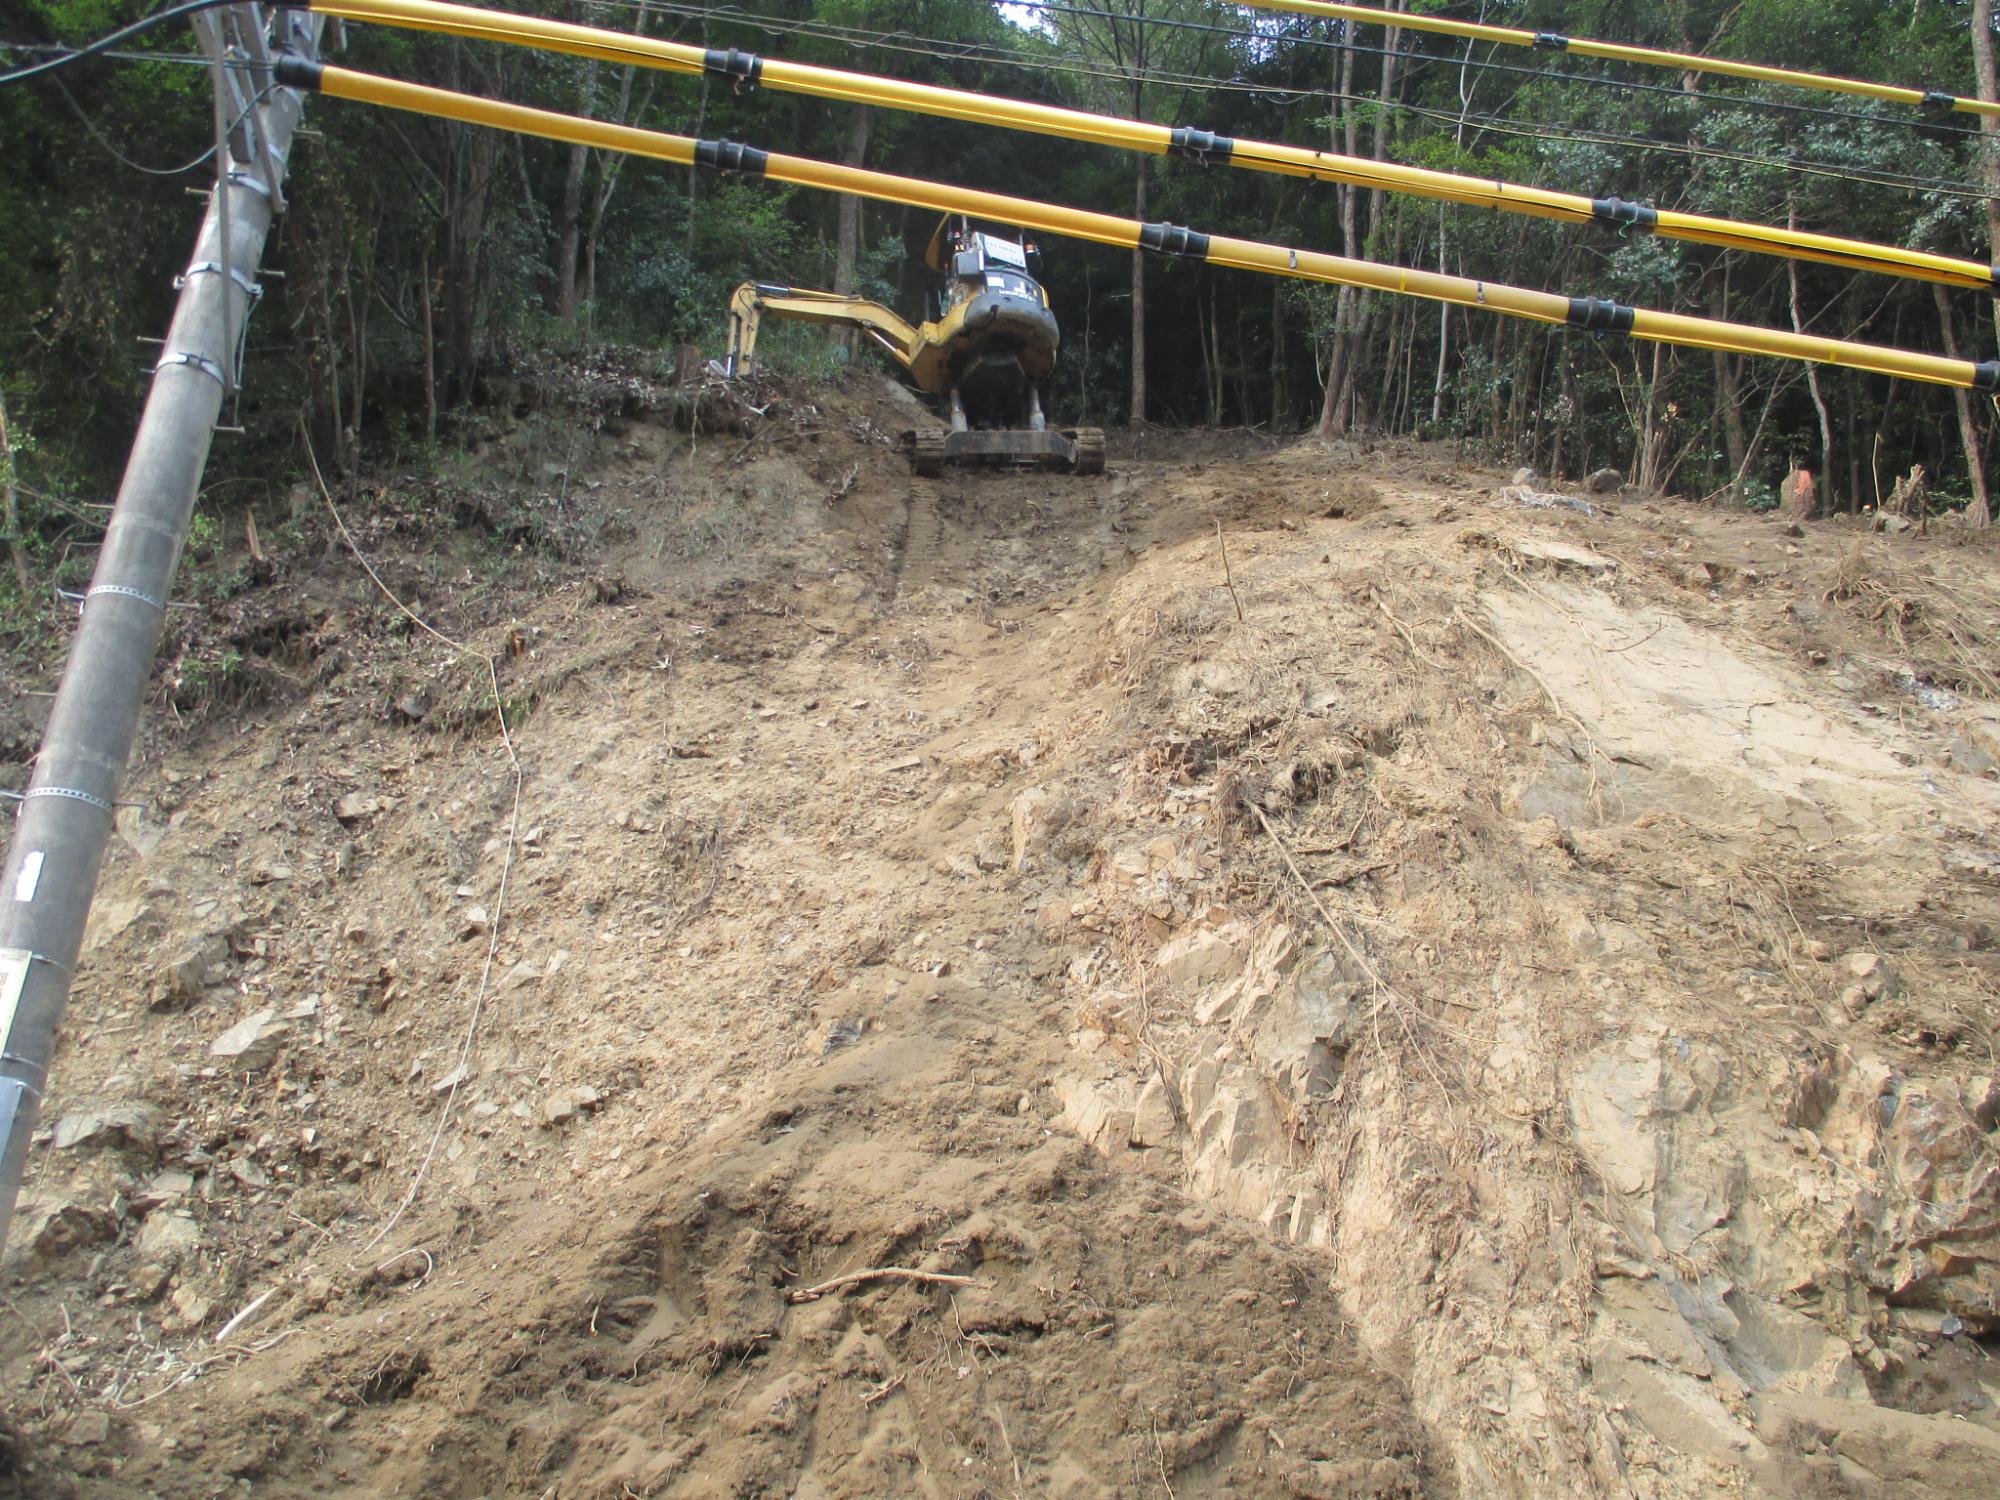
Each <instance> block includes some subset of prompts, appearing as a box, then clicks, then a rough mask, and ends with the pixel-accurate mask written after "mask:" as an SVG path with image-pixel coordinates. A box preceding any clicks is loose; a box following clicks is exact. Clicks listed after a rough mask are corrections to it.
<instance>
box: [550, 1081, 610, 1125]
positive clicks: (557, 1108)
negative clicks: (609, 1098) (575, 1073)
mask: <svg viewBox="0 0 2000 1500" xmlns="http://www.w3.org/2000/svg"><path fill="white" fill-rule="evenodd" d="M603 1104H604V1096H603V1095H602V1094H600V1093H599V1092H598V1091H597V1090H596V1089H594V1088H592V1087H591V1086H590V1085H589V1084H578V1085H577V1086H575V1087H574V1088H567V1089H558V1090H557V1091H556V1092H555V1093H553V1094H551V1095H549V1097H548V1098H547V1099H544V1100H543V1101H542V1123H543V1124H544V1125H548V1126H552V1127H553V1126H558V1125H567V1124H568V1123H569V1122H570V1121H571V1120H574V1119H575V1118H576V1117H577V1116H578V1115H582V1114H589V1113H592V1112H594V1111H595V1110H597V1109H599V1108H601V1107H602V1106H603Z"/></svg>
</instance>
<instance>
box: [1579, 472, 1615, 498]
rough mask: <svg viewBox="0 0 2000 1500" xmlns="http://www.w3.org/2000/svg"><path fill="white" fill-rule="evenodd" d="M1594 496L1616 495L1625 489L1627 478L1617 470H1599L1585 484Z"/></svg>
mask: <svg viewBox="0 0 2000 1500" xmlns="http://www.w3.org/2000/svg"><path fill="white" fill-rule="evenodd" d="M1583 487H1584V488H1585V489H1586V490H1588V491H1589V492H1590V493H1591V494H1593V495H1615V494H1617V493H1618V491H1619V490H1621V489H1623V488H1624V487H1625V476H1624V475H1623V474H1621V473H1619V472H1618V471H1617V470H1616V469H1598V470H1596V471H1595V472H1593V473H1592V474H1591V475H1590V477H1589V478H1588V479H1586V480H1584V482H1583Z"/></svg>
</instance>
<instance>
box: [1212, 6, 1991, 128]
mask: <svg viewBox="0 0 2000 1500" xmlns="http://www.w3.org/2000/svg"><path fill="white" fill-rule="evenodd" d="M1242 3H1243V4H1245V5H1249V6H1253V7H1255V8H1256V9H1259V10H1282V11H1290V12H1292V13H1293V14H1295V15H1302V16H1324V17H1326V18H1328V19H1330V20H1336V21H1359V22H1361V23H1363V24H1364V25H1375V26H1394V27H1398V28H1400V29H1402V30H1404V31H1428V32H1433V33H1436V34H1438V35H1442V36H1456V37H1464V38H1467V39H1468V40H1471V41H1475V42H1493V43H1496V44H1498V45H1500V46H1503V47H1534V48H1538V49H1539V50H1541V51H1544V52H1566V53H1569V54H1570V55H1572V56H1575V57H1598V58H1603V59H1605V60H1606V61H1608V62H1628V63H1637V64H1639V65H1641V66H1643V67H1649V68H1675V69H1679V70H1681V71H1683V72H1689V73H1713V74H1716V75H1718V76H1720V77H1724V78H1747V79H1751V80H1753V81H1755V82H1758V83H1781V84H1786V85H1788V86H1790V87H1792V88H1801V89H1817V90H1819V91H1821V92H1824V93H1830V94H1851V95H1854V96H1855V97H1857V98H1862V99H1880V100H1881V101H1882V102H1883V103H1885V104H1907V105H1910V106H1912V107H1914V108H1919V109H1931V110H1938V111H1951V110H1957V111H1960V112H1961V113H1964V114H1972V115H1989V116H1995V117H2000V104H1992V103H1988V102H1987V101H1985V100H1983V99H1967V98H1963V97H1961V96H1959V95H1957V94H1949V93H1945V92H1943V91H1942V90H1939V89H1913V88H1904V87H1903V86H1901V85H1899V84H1893V83H1872V82H1870V81H1868V80H1867V79H1861V78H1841V77H1838V76H1836V75H1834V74H1831V73H1808V72H1803V71H1801V70H1799V69H1797V68H1773V67H1767V66H1766V65H1765V64H1763V63H1751V62H1737V61H1735V60H1733V59H1731V58H1726V57H1706V56H1703V55H1702V54H1701V53H1698V52H1668V51H1664V50H1662V49H1660V48H1657V47H1633V46H1628V45H1627V44H1625V43H1623V42H1598V41H1592V40H1590V39H1589V38H1587V37H1572V36H1564V35H1562V34H1561V33H1560V32H1553V31H1523V30H1522V29H1520V28H1519V27H1516V26H1489V25H1486V24H1485V23H1484V22H1479V21H1454V20H1451V19H1450V18H1448V17H1445V16H1433V15H1422V14H1414V13H1412V12H1409V11H1400V10H1380V9H1377V8H1375V7H1373V6H1367V5H1338V4H1332V3H1329V0H1242Z"/></svg>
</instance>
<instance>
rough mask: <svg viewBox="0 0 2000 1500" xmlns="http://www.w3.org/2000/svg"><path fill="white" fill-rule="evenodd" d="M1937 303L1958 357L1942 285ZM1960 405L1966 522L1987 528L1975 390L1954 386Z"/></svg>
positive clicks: (1949, 347)
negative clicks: (1968, 485)
mask: <svg viewBox="0 0 2000 1500" xmlns="http://www.w3.org/2000/svg"><path fill="white" fill-rule="evenodd" d="M1931 293H1932V296H1933V297H1934V298H1935V300H1936V302H1937V310H1938V322H1939V324H1941V325H1942V326H1943V328H1944V352H1945V355H1946V357H1947V358H1949V359H1957V358H1958V335H1957V333H1955V332H1954V331H1953V329H1952V319H1951V297H1950V296H1949V295H1948V294H1947V293H1946V291H1945V289H1944V288H1943V287H1941V286H1937V285H1933V286H1932V287H1931ZM1951 395H1952V402H1953V404H1954V405H1955V406H1956V407H1957V408H1958V440H1959V443H1960V444H1961V445H1962V446H1963V447H1964V449H1965V473H1966V478H1967V479H1968V480H1969V481H1970V482H1971V485H1972V501H1971V503H1970V504H1968V505H1967V506H1966V507H1965V524H1966V525H1968V526H1979V527H1986V526H1991V525H1992V524H1993V506H1992V503H1991V502H1990V501H1989V500H1988V498H1987V494H1986V454H1985V451H1984V445H1983V444H1982V443H1981V441H1980V438H1979V423H1978V421H1977V420H1976V419H1975V418H1974V416H1973V414H1972V393H1971V392H1970V391H1968V390H1966V388H1965V387H1964V386H1962V385H1955V386H1953V387H1952V388H1951Z"/></svg>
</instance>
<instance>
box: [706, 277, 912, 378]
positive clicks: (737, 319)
mask: <svg viewBox="0 0 2000 1500" xmlns="http://www.w3.org/2000/svg"><path fill="white" fill-rule="evenodd" d="M766 316H769V317H774V318H792V319H796V320H798V321H800V322H805V323H844V324H846V325H848V326H849V327H851V328H859V329H860V330H861V331H862V332H863V333H865V334H867V335H868V336H869V337H870V338H872V339H873V340H875V342H876V343H878V344H880V345H881V346H882V347H883V348H884V349H886V350H887V351H888V352H889V353H890V354H891V355H893V356H894V357H895V359H896V362H897V363H898V364H900V365H901V366H902V367H903V368H904V369H905V370H909V371H910V372H911V373H912V374H914V373H915V366H916V363H917V355H918V352H919V351H920V349H921V347H922V340H921V338H920V337H919V336H918V333H917V330H916V329H914V328H912V327H911V326H910V325H909V324H908V323H906V322H904V321H903V319H901V318H899V317H897V316H896V314H895V313H894V312H892V311H891V310H890V309H888V308H886V307H884V306H883V305H882V304H881V303H879V302H868V301H865V300H863V299H862V298H860V297H844V296H842V295H841V294H840V293H838V292H821V291H814V290H813V289H812V288H810V287H789V286H778V285H775V284H773V283H771V282H768V281H746V282H744V283H743V285H741V286H739V287H738V288H737V289H736V291H735V292H734V294H733V295H731V297H730V299H729V357H728V361H727V364H726V365H725V367H724V370H723V373H724V374H726V375H732V376H733V375H747V374H749V373H750V370H751V366H752V364H753V363H754V362H755V359H756V355H757V331H758V328H759V326H760V324H761V323H762V320H763V319H764V318H765V317H766Z"/></svg>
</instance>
